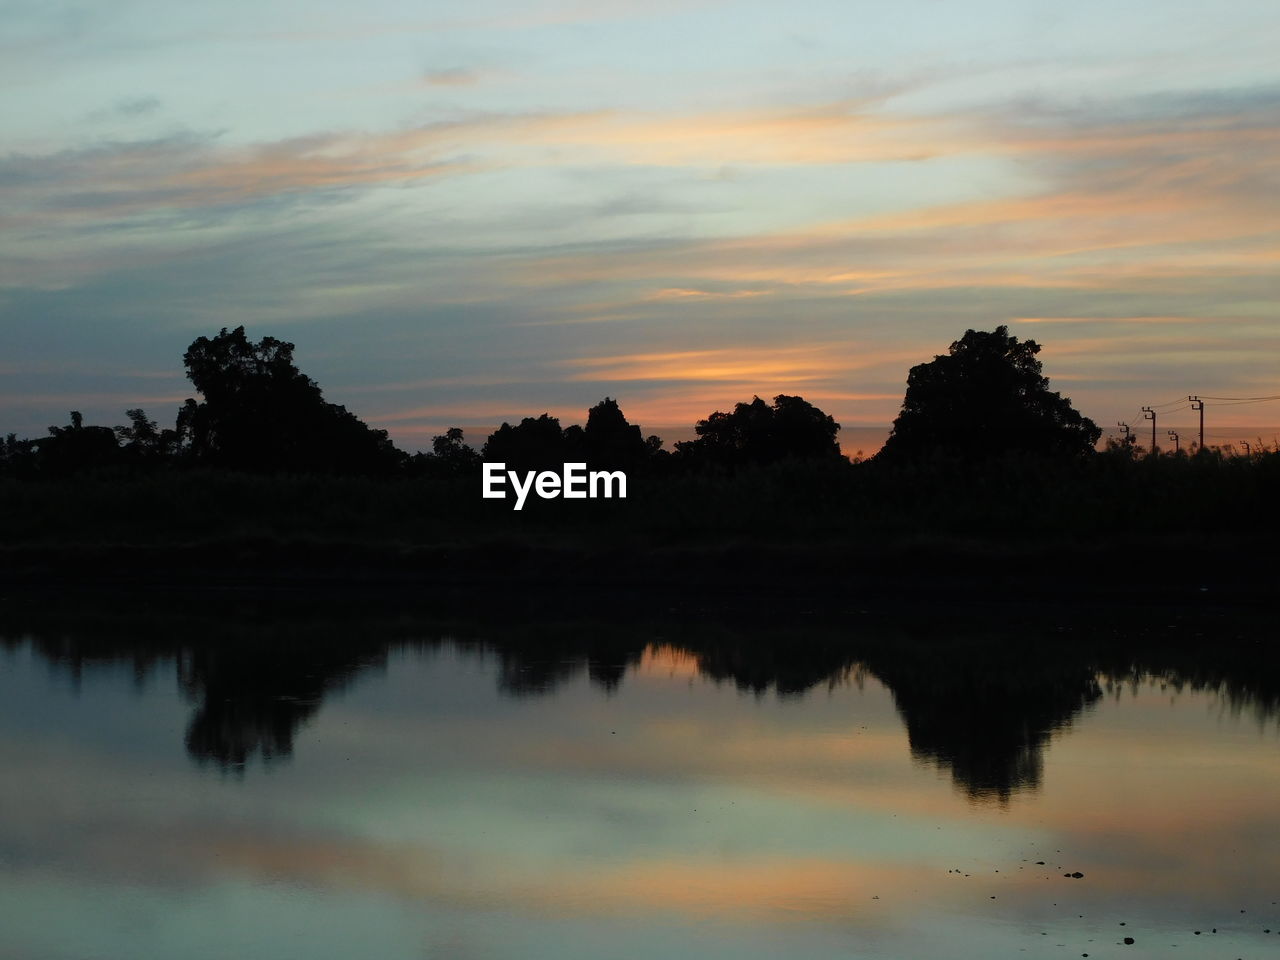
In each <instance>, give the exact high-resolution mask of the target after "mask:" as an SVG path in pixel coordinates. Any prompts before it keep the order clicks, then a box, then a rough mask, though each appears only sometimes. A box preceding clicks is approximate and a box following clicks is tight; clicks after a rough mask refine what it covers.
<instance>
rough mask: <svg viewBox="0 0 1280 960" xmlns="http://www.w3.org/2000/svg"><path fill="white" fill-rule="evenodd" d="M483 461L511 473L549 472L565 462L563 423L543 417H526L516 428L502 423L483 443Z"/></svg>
mask: <svg viewBox="0 0 1280 960" xmlns="http://www.w3.org/2000/svg"><path fill="white" fill-rule="evenodd" d="M483 455H484V459H485V460H487V461H490V462H501V463H505V464H506V465H507V469H509V470H550V469H552V468H555V467H559V466H560V465H561V464H562V463H564V462H565V438H564V433H563V431H561V429H560V421H559V420H558V419H557V418H556V417H553V416H551V415H550V414H549V413H544V414H542V415H541V416H539V417H525V418H524V419H523V420H521V421H520V423H519V424H517V425H516V426H514V427H513V426H512V425H511V424H509V423H503V424H502V426H500V427H499V428H498V429H497V430H495V431H494V432H493V433H491V434H489V439H488V440H486V441H485V442H484V450H483Z"/></svg>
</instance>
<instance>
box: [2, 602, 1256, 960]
mask: <svg viewBox="0 0 1280 960" xmlns="http://www.w3.org/2000/svg"><path fill="white" fill-rule="evenodd" d="M495 606H500V605H498V604H495V603H494V602H493V600H492V598H485V597H471V598H464V599H463V600H462V601H459V602H457V603H455V604H454V606H453V607H451V608H450V609H449V610H448V611H447V615H446V613H445V612H444V611H443V610H441V609H437V608H435V607H433V606H432V604H431V603H429V602H420V603H417V604H416V605H414V606H413V608H412V609H409V610H400V609H398V608H396V607H395V605H394V604H390V603H386V602H384V601H382V600H380V599H378V598H374V599H372V600H366V601H364V602H362V603H361V604H343V603H340V602H339V601H336V600H334V598H332V597H329V598H325V599H319V598H310V597H293V598H291V599H290V600H289V601H288V602H283V603H282V602H277V601H275V600H270V599H268V600H263V599H261V598H254V599H249V600H243V599H241V598H238V597H231V598H229V597H223V596H217V595H214V596H197V597H195V598H174V599H171V601H170V602H165V603H154V602H136V603H135V602H124V601H105V600H101V599H99V600H93V601H81V600H77V601H75V602H59V601H58V600H57V599H56V598H53V599H50V598H45V599H44V600H41V601H40V602H38V603H36V602H32V603H29V604H16V602H15V601H14V599H13V598H12V597H11V598H10V599H9V600H8V601H7V606H5V607H4V610H5V612H4V615H3V616H0V637H2V638H3V643H2V645H0V751H2V755H0V762H3V766H4V770H5V776H4V778H3V785H2V786H0V809H2V810H3V818H2V819H0V916H2V917H3V920H2V922H0V957H3V958H23V960H64V958H121V960H126V958H127V960H146V958H172V957H179V956H181V957H184V958H192V960H197V958H228V957H236V958H259V957H261V958H272V960H279V958H295V957H296V958H307V960H319V958H351V957H376V958H389V960H390V958H415V960H422V958H457V960H469V958H512V960H515V958H520V960H528V958H539V957H548V958H640V957H645V958H650V957H652V958H659V957H661V958H668V957H709V958H717V957H725V958H729V957H733V958H744V957H748V958H749V957H762V958H763V957H767V958H776V957H783V956H785V957H788V958H826V957H842V958H848V957H855V958H860V957H865V958H917V957H918V958H935V957H951V958H969V957H972V958H978V957H982V958H989V957H995V956H1016V955H1027V956H1043V957H1081V956H1089V957H1115V956H1124V957H1138V956H1149V957H1166V956H1171V955H1172V956H1179V957H1185V958H1196V957H1205V958H1208V957H1260V956H1276V955H1280V907H1277V901H1280V829H1277V810H1278V809H1280V806H1278V801H1280V721H1278V719H1277V718H1278V717H1280V712H1278V710H1277V705H1278V704H1280V676H1278V675H1277V671H1276V663H1277V656H1276V653H1275V652H1274V650H1273V647H1274V643H1273V642H1271V641H1269V639H1268V637H1267V631H1266V629H1265V627H1266V624H1265V622H1262V623H1259V622H1258V621H1259V620H1260V619H1262V618H1261V617H1241V616H1240V615H1239V614H1238V613H1237V612H1235V611H1231V610H1226V611H1221V610H1210V609H1206V610H1194V611H1182V612H1178V613H1176V614H1170V613H1169V612H1168V611H1150V610H1138V611H1133V610H1121V611H1119V612H1117V611H1115V610H1101V609H1098V610H1090V609H1080V608H1078V607H1077V608H1072V609H1066V610H1059V611H1046V610H1044V609H1041V608H1037V607H1035V606H1034V605H1029V606H1027V607H1025V608H1017V609H1005V608H999V607H984V608H965V610H962V611H955V610H947V609H939V610H933V611H927V612H921V611H918V610H914V609H912V610H911V611H910V612H909V613H904V612H902V611H900V610H896V609H894V605H893V604H885V605H884V607H883V608H881V609H878V610H877V609H870V608H868V609H854V608H850V609H847V610H837V611H827V612H825V613H813V612H812V611H809V610H804V609H798V608H797V609H795V610H791V609H787V605H786V604H782V603H781V602H779V603H776V604H771V603H770V602H768V601H761V602H759V603H758V605H757V609H756V610H755V611H750V610H749V611H745V612H743V611H738V610H732V611H730V612H729V613H725V612H724V610H714V609H713V610H710V611H708V610H704V609H699V610H692V611H691V610H690V609H688V608H686V607H681V606H679V605H675V606H670V605H668V604H666V603H665V602H663V601H659V600H655V599H654V598H646V599H643V600H641V599H639V598H629V599H621V600H618V601H617V602H613V601H608V602H605V603H602V604H601V605H600V609H596V610H594V611H593V612H590V613H588V614H581V613H577V612H571V611H570V610H569V609H568V608H570V607H573V606H574V605H573V604H561V603H557V602H554V601H546V602H542V603H540V604H538V605H536V607H535V608H533V609H525V610H517V611H515V612H511V613H507V614H503V615H497V614H495V613H493V608H494V607H495ZM906 606H908V607H909V606H911V605H906ZM1126 937H1128V938H1132V940H1133V943H1132V944H1126V943H1125V938H1126ZM1174 948H1176V950H1175V949H1174Z"/></svg>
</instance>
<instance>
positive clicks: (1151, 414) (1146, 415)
mask: <svg viewBox="0 0 1280 960" xmlns="http://www.w3.org/2000/svg"><path fill="white" fill-rule="evenodd" d="M1142 419H1143V420H1150V421H1151V452H1152V453H1159V452H1160V448H1159V447H1157V446H1156V412H1155V411H1154V410H1152V409H1151V408H1150V407H1143V408H1142Z"/></svg>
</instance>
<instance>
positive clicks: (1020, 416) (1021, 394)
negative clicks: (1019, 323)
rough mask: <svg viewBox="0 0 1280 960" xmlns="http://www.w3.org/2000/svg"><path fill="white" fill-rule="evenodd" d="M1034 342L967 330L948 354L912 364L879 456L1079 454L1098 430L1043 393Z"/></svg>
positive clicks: (1060, 399)
mask: <svg viewBox="0 0 1280 960" xmlns="http://www.w3.org/2000/svg"><path fill="white" fill-rule="evenodd" d="M1039 352H1040V345H1039V344H1038V343H1036V342H1035V341H1034V340H1024V341H1019V340H1018V338H1017V337H1013V336H1010V335H1009V328H1008V327H1005V326H999V327H996V329H995V330H993V331H992V332H990V333H987V332H984V331H977V330H967V331H965V335H964V336H963V337H961V338H960V339H959V340H957V341H956V342H955V343H953V344H951V350H950V353H949V354H948V355H947V356H945V357H944V356H939V357H935V358H934V359H933V360H932V361H930V362H929V363H922V364H919V365H917V366H914V367H912V368H911V372H910V373H909V374H908V376H907V393H906V396H905V397H904V398H903V401H902V412H901V413H899V414H898V417H897V419H896V420H895V421H894V423H893V432H892V433H891V434H890V436H889V439H888V441H887V442H886V443H885V446H884V450H883V451H882V452H881V454H880V456H881V457H882V458H884V459H898V458H903V457H907V458H911V457H919V456H922V455H932V454H937V453H943V454H946V455H948V456H954V457H958V458H962V459H983V458H988V457H992V456H998V455H1001V454H1006V453H1013V452H1020V453H1032V454H1042V455H1056V456H1082V455H1084V454H1087V453H1091V452H1092V451H1093V447H1094V444H1095V443H1097V442H1098V437H1099V436H1100V435H1101V433H1102V431H1101V430H1100V429H1099V428H1098V427H1097V425H1096V424H1094V422H1093V421H1092V420H1089V419H1088V418H1086V417H1083V416H1081V415H1080V414H1079V413H1078V412H1076V411H1075V410H1074V409H1073V408H1072V406H1071V401H1070V400H1068V399H1067V398H1066V397H1064V396H1062V395H1061V394H1059V393H1054V392H1052V391H1050V390H1049V380H1048V378H1047V377H1044V376H1042V375H1041V372H1040V371H1041V363H1040V361H1039V360H1037V359H1036V354H1038V353H1039Z"/></svg>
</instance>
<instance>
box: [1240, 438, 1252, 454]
mask: <svg viewBox="0 0 1280 960" xmlns="http://www.w3.org/2000/svg"><path fill="white" fill-rule="evenodd" d="M1240 446H1242V447H1244V455H1245V456H1246V457H1252V456H1253V447H1251V446H1249V441H1248V440H1241V441H1240Z"/></svg>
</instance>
